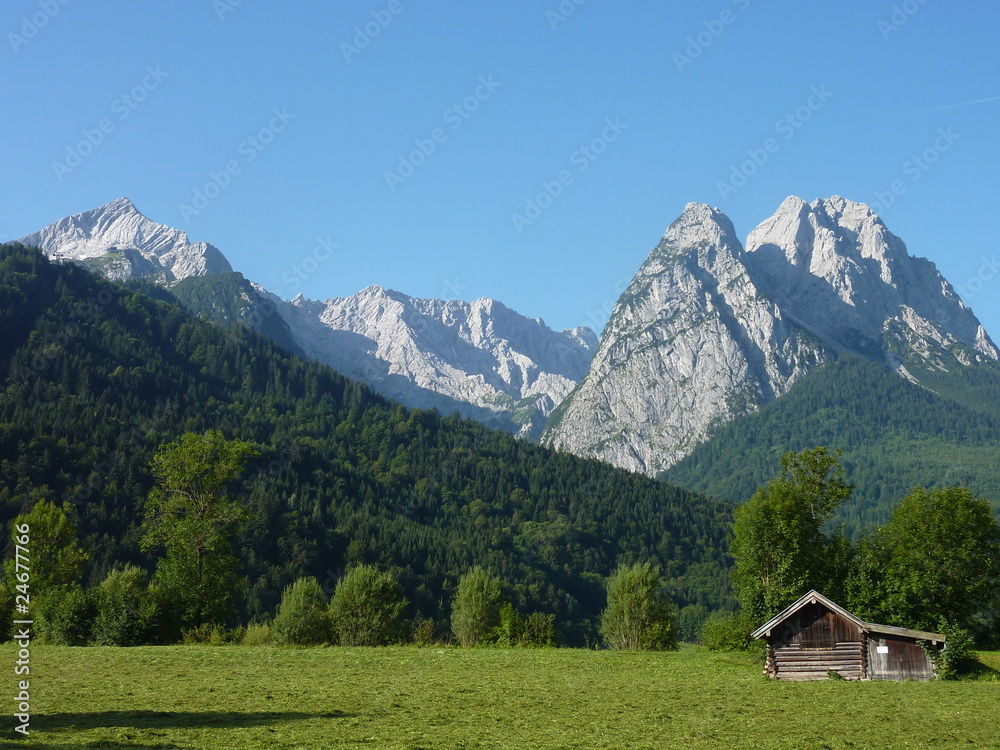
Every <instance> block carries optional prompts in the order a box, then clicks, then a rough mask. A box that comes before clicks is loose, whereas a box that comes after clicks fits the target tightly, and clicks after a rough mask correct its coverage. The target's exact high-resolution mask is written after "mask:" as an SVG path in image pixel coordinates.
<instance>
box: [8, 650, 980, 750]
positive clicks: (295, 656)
mask: <svg viewBox="0 0 1000 750" xmlns="http://www.w3.org/2000/svg"><path fill="white" fill-rule="evenodd" d="M14 653H15V652H14V649H13V647H12V646H11V645H10V644H8V645H6V646H2V647H0V664H3V663H6V664H8V665H10V667H9V671H8V675H9V677H8V679H7V682H6V684H7V685H8V686H9V687H7V688H6V689H5V691H4V693H3V695H4V703H5V706H6V707H5V708H4V709H3V714H4V715H5V716H6V718H5V719H4V721H5V724H6V726H5V728H4V733H3V739H2V740H0V746H4V747H6V746H14V745H19V746H24V747H43V748H66V747H73V748H127V749H129V750H137V749H138V748H269V749H270V748H360V747H372V748H388V749H395V748H409V749H411V750H413V749H416V748H435V749H436V748H464V749H470V748H511V749H515V748H516V749H517V750H531V749H534V748H588V749H590V748H680V747H683V748H796V749H799V748H810V749H814V748H815V749H818V748H880V749H884V748H922V747H933V748H952V747H954V748H958V747H963V748H970V747H1000V680H998V679H996V677H997V675H996V673H995V672H993V671H992V670H994V669H1000V653H988V654H983V657H982V658H983V662H984V663H985V664H986V665H988V667H990V668H991V669H984V671H985V672H987V674H986V675H985V676H986V677H987V679H981V680H979V681H973V682H943V681H939V682H934V683H917V682H907V683H886V682H870V683H849V682H843V681H825V682H818V683H807V684H792V683H777V682H772V681H769V680H767V679H765V678H763V677H762V676H761V673H760V665H759V664H757V663H756V661H755V660H753V659H751V658H749V657H746V656H742V655H735V656H734V655H725V654H718V653H712V652H709V651H706V650H704V649H701V648H697V647H685V648H682V649H681V651H679V652H674V653H645V654H632V653H614V652H607V651H585V650H570V649H546V650H537V651H535V650H487V649H483V650H462V649H451V648H447V649H446V648H424V649H420V648H415V647H401V648H384V649H360V648H324V649H303V650H298V649H277V648H250V647H236V646H229V647H212V646H173V647H160V648H155V647H149V648H133V649H122V648H64V647H53V646H48V647H46V646H38V647H35V648H34V649H33V651H32V656H31V671H32V674H31V677H30V680H31V695H32V704H33V705H32V714H33V716H32V725H31V730H32V732H31V736H30V738H29V739H28V740H27V741H25V742H17V741H16V740H11V739H9V738H11V737H13V736H14V735H13V732H12V726H13V718H12V717H11V714H12V712H13V703H14V701H13V697H14V695H15V694H16V693H15V691H14V689H13V687H14V679H15V678H14V676H13V663H14Z"/></svg>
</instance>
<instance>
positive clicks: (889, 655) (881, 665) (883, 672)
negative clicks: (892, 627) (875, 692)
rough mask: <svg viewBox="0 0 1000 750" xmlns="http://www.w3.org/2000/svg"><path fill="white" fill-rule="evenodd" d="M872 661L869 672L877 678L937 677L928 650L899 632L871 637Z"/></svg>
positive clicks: (915, 678)
mask: <svg viewBox="0 0 1000 750" xmlns="http://www.w3.org/2000/svg"><path fill="white" fill-rule="evenodd" d="M880 647H881V648H880ZM880 651H881V652H882V653H879V652H880ZM868 664H869V668H868V676H869V677H870V678H871V679H873V680H930V679H933V678H934V667H933V665H932V664H931V660H930V657H928V656H927V654H926V652H924V650H923V649H922V648H920V646H918V645H917V644H916V643H914V642H913V641H911V640H908V639H905V638H900V637H896V636H891V635H883V634H881V633H872V634H871V636H870V637H869V639H868Z"/></svg>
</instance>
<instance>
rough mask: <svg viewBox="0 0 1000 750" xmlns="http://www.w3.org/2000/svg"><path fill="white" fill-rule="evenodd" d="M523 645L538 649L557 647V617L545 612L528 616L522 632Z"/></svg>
mask: <svg viewBox="0 0 1000 750" xmlns="http://www.w3.org/2000/svg"><path fill="white" fill-rule="evenodd" d="M521 644H522V645H524V646H533V647H536V648H542V647H544V646H555V645H557V642H556V616H555V615H553V614H546V613H544V612H532V613H531V614H530V615H528V617H527V618H526V619H525V621H524V627H523V629H522V631H521Z"/></svg>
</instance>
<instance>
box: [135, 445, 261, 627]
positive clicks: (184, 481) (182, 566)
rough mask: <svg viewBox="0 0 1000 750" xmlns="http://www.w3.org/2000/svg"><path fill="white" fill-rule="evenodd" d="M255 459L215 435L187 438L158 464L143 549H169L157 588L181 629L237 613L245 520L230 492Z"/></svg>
mask: <svg viewBox="0 0 1000 750" xmlns="http://www.w3.org/2000/svg"><path fill="white" fill-rule="evenodd" d="M255 455H257V453H256V451H255V450H254V448H253V447H252V446H251V445H250V444H249V443H245V442H242V441H238V440H226V439H225V437H224V436H223V434H222V432H221V431H219V430H210V431H209V432H206V433H205V434H203V435H197V434H194V433H187V434H185V435H184V436H183V437H181V439H180V440H178V441H177V442H174V443H170V444H169V445H167V446H165V447H164V448H162V449H161V450H160V451H158V452H157V453H156V455H155V456H154V458H153V473H154V475H155V476H156V480H157V483H158V486H157V487H156V488H155V489H154V490H153V492H152V493H151V494H150V496H149V500H148V502H147V506H146V518H145V535H144V536H143V539H142V546H143V547H144V548H145V549H153V548H157V547H162V548H164V549H165V550H166V555H165V556H164V557H163V558H161V559H160V561H159V563H158V564H157V567H156V574H155V576H154V581H155V582H156V583H157V584H158V585H160V586H161V587H162V589H163V591H164V594H165V595H166V596H167V598H168V599H169V600H170V602H171V606H172V607H173V609H174V613H175V615H176V617H177V620H178V624H179V625H180V626H181V627H197V626H199V625H203V624H207V623H222V622H223V621H224V620H225V619H226V618H227V616H228V615H229V614H230V613H231V611H232V604H233V597H234V594H235V588H236V584H237V580H238V579H237V559H236V555H235V553H234V551H233V538H234V536H235V533H236V531H237V529H238V528H239V526H240V524H241V523H243V522H244V521H245V520H246V518H247V513H246V510H245V508H244V504H243V502H241V501H240V500H239V499H238V498H237V497H235V496H234V495H233V494H232V493H231V490H230V487H231V485H232V483H233V482H234V481H235V480H236V478H237V477H238V476H239V475H240V474H241V473H242V471H243V469H244V466H245V465H246V462H247V460H248V459H250V458H251V457H252V456H255Z"/></svg>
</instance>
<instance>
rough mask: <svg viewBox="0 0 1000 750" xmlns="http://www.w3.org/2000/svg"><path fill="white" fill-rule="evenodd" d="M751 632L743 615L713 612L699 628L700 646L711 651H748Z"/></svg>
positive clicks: (751, 626) (752, 629)
mask: <svg viewBox="0 0 1000 750" xmlns="http://www.w3.org/2000/svg"><path fill="white" fill-rule="evenodd" d="M753 631H754V627H753V625H752V624H751V621H750V618H749V617H747V616H746V615H745V614H743V613H739V614H736V613H734V612H713V613H712V614H711V615H710V616H709V617H708V619H707V620H705V623H704V625H702V626H701V644H702V645H703V646H706V647H708V648H710V649H712V650H713V651H750V650H752V649H753V648H754V640H753V638H751V637H750V634H751V633H752V632H753Z"/></svg>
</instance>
